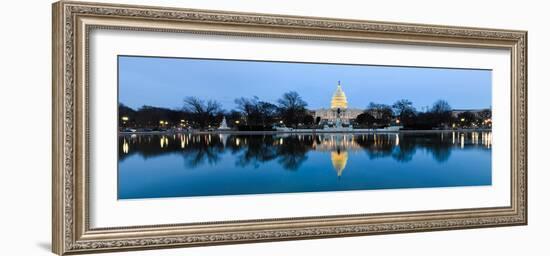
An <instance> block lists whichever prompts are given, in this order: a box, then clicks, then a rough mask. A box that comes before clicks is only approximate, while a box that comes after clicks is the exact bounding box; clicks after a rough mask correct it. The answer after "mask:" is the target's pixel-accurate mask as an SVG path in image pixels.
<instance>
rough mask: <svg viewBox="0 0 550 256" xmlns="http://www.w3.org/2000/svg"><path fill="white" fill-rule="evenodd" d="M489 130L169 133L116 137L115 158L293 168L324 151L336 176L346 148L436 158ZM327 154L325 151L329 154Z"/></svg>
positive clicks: (478, 141) (478, 143)
mask: <svg viewBox="0 0 550 256" xmlns="http://www.w3.org/2000/svg"><path fill="white" fill-rule="evenodd" d="M491 137H492V135H491V132H425V133H417V132H411V133H408V132H401V133H364V134H346V133H335V134H325V133H321V134H218V133H206V134H170V135H151V134H147V135H135V134H134V135H124V136H122V135H121V136H119V150H118V152H119V153H118V156H119V161H124V159H125V158H127V157H128V156H130V155H133V154H139V155H141V156H142V157H144V158H150V157H156V156H160V155H163V154H180V155H181V156H182V157H183V159H184V161H185V165H186V166H187V167H190V168H196V167H199V166H201V165H204V164H209V165H215V164H216V163H218V162H219V161H220V160H221V156H222V154H225V153H229V154H233V155H235V156H236V162H235V165H236V166H240V167H253V168H259V167H260V166H261V165H262V164H263V163H266V162H271V161H276V162H277V163H278V164H280V165H281V166H282V167H283V168H284V169H286V170H290V171H295V170H298V169H299V168H300V166H301V165H302V164H303V163H304V162H306V161H307V159H308V152H309V151H319V152H327V157H331V161H332V164H333V168H335V170H336V171H337V173H338V175H341V173H342V171H343V169H344V168H345V166H346V163H347V161H348V151H364V152H365V153H366V154H367V155H368V157H369V158H370V159H376V158H387V157H391V158H392V159H394V160H396V161H398V162H408V161H411V160H412V159H413V157H414V155H415V154H416V152H417V151H418V150H424V151H426V152H428V153H429V154H430V155H431V156H432V157H433V159H434V160H436V161H437V162H440V163H444V162H445V161H447V160H448V159H449V158H450V156H451V152H452V150H453V149H464V150H467V149H469V148H484V149H487V150H490V148H491V146H492V139H491ZM329 155H330V156H329Z"/></svg>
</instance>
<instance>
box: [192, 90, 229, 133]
mask: <svg viewBox="0 0 550 256" xmlns="http://www.w3.org/2000/svg"><path fill="white" fill-rule="evenodd" d="M183 104H184V106H183V109H184V110H185V111H187V112H190V113H192V114H193V116H194V119H195V120H193V121H195V122H196V124H197V125H198V126H199V127H200V128H201V129H204V128H206V127H207V126H208V125H210V124H211V122H212V121H213V120H214V117H215V116H216V115H217V114H219V113H220V112H221V111H222V109H221V104H220V103H219V102H217V101H214V100H208V101H204V100H201V99H199V98H197V97H187V98H185V99H184V100H183Z"/></svg>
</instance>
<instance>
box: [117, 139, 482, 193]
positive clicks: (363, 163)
mask: <svg viewBox="0 0 550 256" xmlns="http://www.w3.org/2000/svg"><path fill="white" fill-rule="evenodd" d="M118 140H119V143H118V145H119V149H118V152H119V153H118V198H119V199H137V198H160V197H187V196H214V195H242V194H265V193H291V192H320V191H346V190H369V189H394V188H426V187H452V186H482V185H491V146H492V134H491V132H424V133H419V132H400V133H364V134H361V133H349V134H346V133H335V134H218V133H206V134H186V133H184V134H170V135H136V134H133V135H119V138H118Z"/></svg>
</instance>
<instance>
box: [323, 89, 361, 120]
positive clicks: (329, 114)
mask: <svg viewBox="0 0 550 256" xmlns="http://www.w3.org/2000/svg"><path fill="white" fill-rule="evenodd" d="M361 113H363V110H362V109H353V108H348V99H347V97H346V93H345V92H344V89H342V85H341V84H340V81H338V84H337V85H336V91H334V93H333V94H332V99H331V101H330V108H329V109H325V108H322V109H318V110H316V111H315V115H314V117H315V122H317V123H318V124H320V125H325V126H328V127H334V126H337V125H339V124H342V125H349V124H350V123H351V120H353V119H355V118H357V116H358V115H359V114H361Z"/></svg>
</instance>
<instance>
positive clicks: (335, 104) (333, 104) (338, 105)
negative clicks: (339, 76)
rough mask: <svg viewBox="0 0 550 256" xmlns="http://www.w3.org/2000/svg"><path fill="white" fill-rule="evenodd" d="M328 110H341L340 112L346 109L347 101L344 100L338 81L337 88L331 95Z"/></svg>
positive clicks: (344, 95)
mask: <svg viewBox="0 0 550 256" xmlns="http://www.w3.org/2000/svg"><path fill="white" fill-rule="evenodd" d="M330 108H331V109H341V110H344V109H347V108H348V99H347V98H346V94H345V93H344V91H343V90H342V86H341V85H340V81H338V86H337V87H336V91H335V92H334V94H333V95H332V100H331V101H330Z"/></svg>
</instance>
